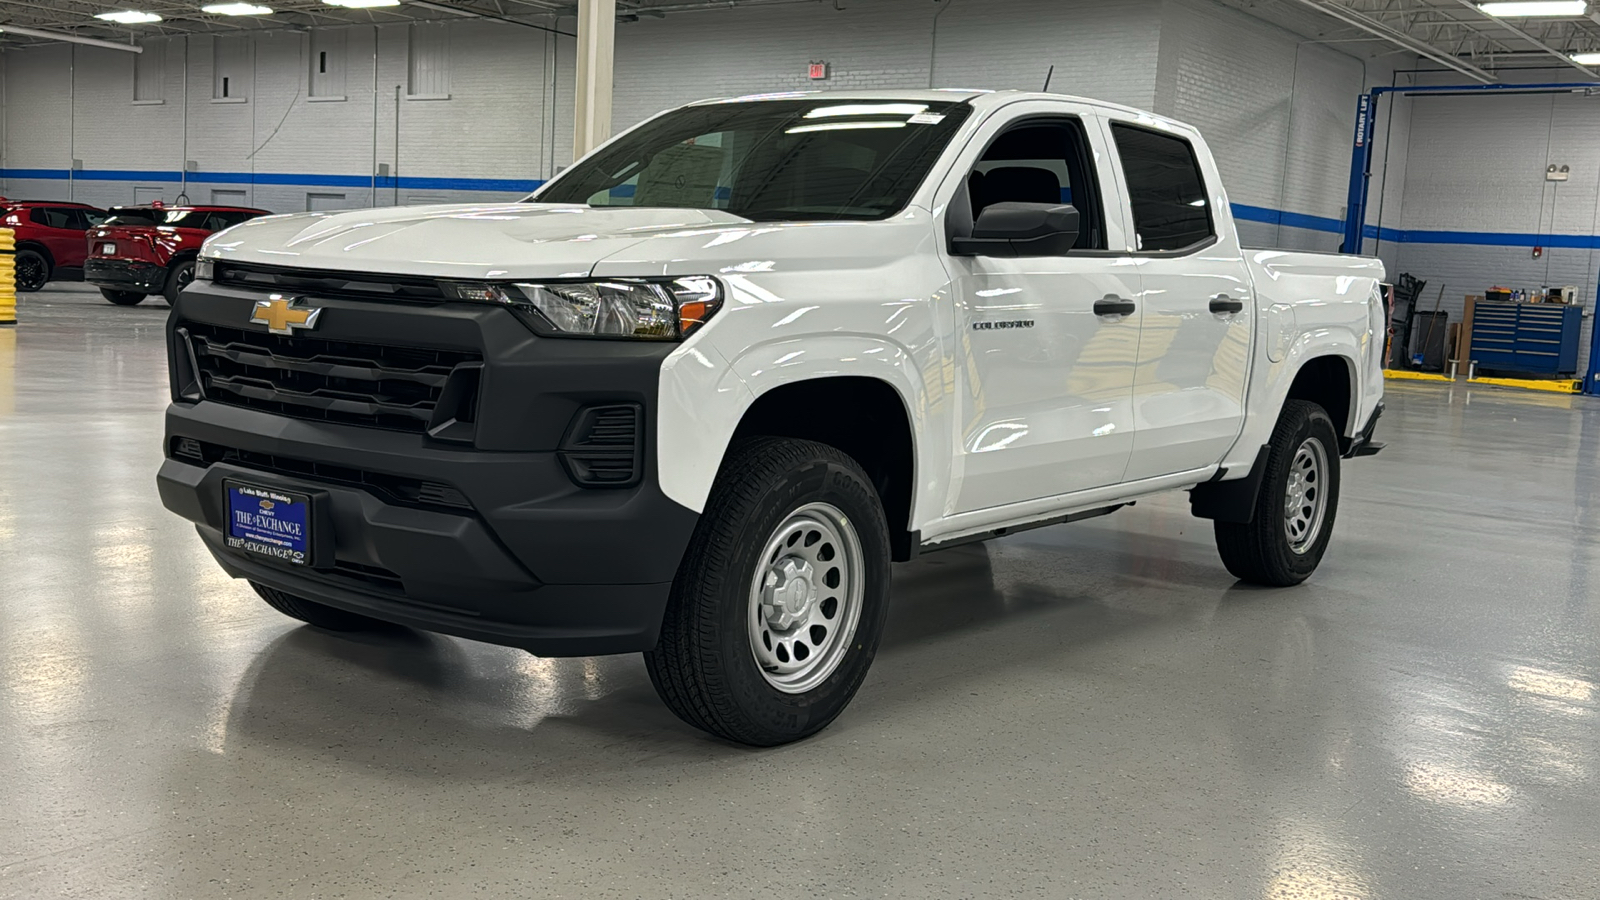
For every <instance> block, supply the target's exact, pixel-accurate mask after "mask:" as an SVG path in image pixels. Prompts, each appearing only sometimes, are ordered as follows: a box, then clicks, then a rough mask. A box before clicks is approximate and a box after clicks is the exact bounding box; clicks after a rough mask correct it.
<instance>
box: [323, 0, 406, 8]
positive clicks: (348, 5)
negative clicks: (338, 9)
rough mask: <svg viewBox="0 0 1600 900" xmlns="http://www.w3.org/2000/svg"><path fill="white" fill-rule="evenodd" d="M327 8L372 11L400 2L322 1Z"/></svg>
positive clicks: (382, 0)
mask: <svg viewBox="0 0 1600 900" xmlns="http://www.w3.org/2000/svg"><path fill="white" fill-rule="evenodd" d="M322 2H323V3H326V4H328V5H329V6H342V7H344V8H345V9H373V8H374V7H379V6H399V5H400V0H322Z"/></svg>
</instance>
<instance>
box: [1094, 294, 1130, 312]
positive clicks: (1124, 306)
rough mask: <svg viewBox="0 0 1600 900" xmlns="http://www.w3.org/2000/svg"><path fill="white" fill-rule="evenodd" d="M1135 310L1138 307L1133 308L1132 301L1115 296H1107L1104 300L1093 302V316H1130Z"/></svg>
mask: <svg viewBox="0 0 1600 900" xmlns="http://www.w3.org/2000/svg"><path fill="white" fill-rule="evenodd" d="M1136 309H1138V307H1137V306H1134V304H1133V301H1132V300H1128V299H1125V298H1122V297H1118V296H1116V295H1115V294H1108V295H1106V297H1105V298H1104V299H1101V300H1096V301H1095V302H1094V314H1095V315H1097V316H1131V315H1133V312H1134V310H1136Z"/></svg>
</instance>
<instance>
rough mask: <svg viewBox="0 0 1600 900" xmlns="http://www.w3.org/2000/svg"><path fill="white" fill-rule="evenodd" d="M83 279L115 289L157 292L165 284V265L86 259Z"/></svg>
mask: <svg viewBox="0 0 1600 900" xmlns="http://www.w3.org/2000/svg"><path fill="white" fill-rule="evenodd" d="M83 280H84V281H87V282H89V283H90V284H94V285H98V286H100V287H103V288H110V289H112V290H115V291H137V292H139V293H142V294H159V293H161V292H162V291H163V290H165V289H166V286H167V267H166V266H162V265H157V264H156V263H150V262H139V261H138V260H131V259H88V260H85V261H84V263H83Z"/></svg>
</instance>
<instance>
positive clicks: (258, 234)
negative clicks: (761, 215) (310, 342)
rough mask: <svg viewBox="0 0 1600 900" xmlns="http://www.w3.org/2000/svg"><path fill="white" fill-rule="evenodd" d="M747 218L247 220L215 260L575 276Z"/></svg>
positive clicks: (574, 212)
mask: <svg viewBox="0 0 1600 900" xmlns="http://www.w3.org/2000/svg"><path fill="white" fill-rule="evenodd" d="M749 224H750V220H748V219H743V218H740V217H739V216H735V215H732V214H729V213H723V212H717V211H715V210H695V209H655V208H650V209H631V208H626V207H619V208H611V209H594V208H590V207H587V206H575V205H569V204H551V203H503V204H496V205H492V206H485V205H479V204H474V205H449V206H412V207H393V208H388V209H361V210H351V211H349V212H336V213H325V212H324V213H298V214H294V215H284V216H266V217H262V218H259V219H251V220H250V221H248V222H245V223H243V224H241V225H236V226H234V227H233V228H230V229H228V230H226V231H221V232H218V233H217V234H216V235H214V236H213V237H212V239H211V240H210V241H208V242H207V243H206V248H207V249H206V253H207V255H209V256H215V257H217V258H218V259H224V260H232V261H236V262H245V263H259V264H263V265H275V266H292V267H294V268H304V269H322V270H328V271H335V272H382V273H386V274H396V275H425V276H432V277H435V278H461V279H488V278H495V279H500V278H582V277H584V276H586V275H588V274H590V272H591V271H592V270H593V269H594V267H595V265H596V264H597V263H599V262H600V261H601V260H603V259H605V258H606V257H608V256H611V255H612V254H614V253H617V252H619V251H622V250H625V249H627V248H628V247H631V246H633V245H634V244H637V243H639V242H641V241H645V240H648V239H650V238H652V237H658V236H664V235H671V234H674V233H678V232H683V231H697V232H703V231H704V230H705V229H708V228H716V227H718V226H724V227H726V226H732V227H738V226H741V225H743V226H748V225H749Z"/></svg>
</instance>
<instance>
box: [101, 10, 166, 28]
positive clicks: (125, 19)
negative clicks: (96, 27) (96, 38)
mask: <svg viewBox="0 0 1600 900" xmlns="http://www.w3.org/2000/svg"><path fill="white" fill-rule="evenodd" d="M95 18H96V19H100V20H102V21H106V22H116V23H117V24H118V25H148V24H149V23H151V22H159V21H161V17H160V16H158V15H156V14H155V13H147V12H139V11H138V10H133V9H124V10H119V11H117V12H104V13H100V14H99V15H97V16H95Z"/></svg>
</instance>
